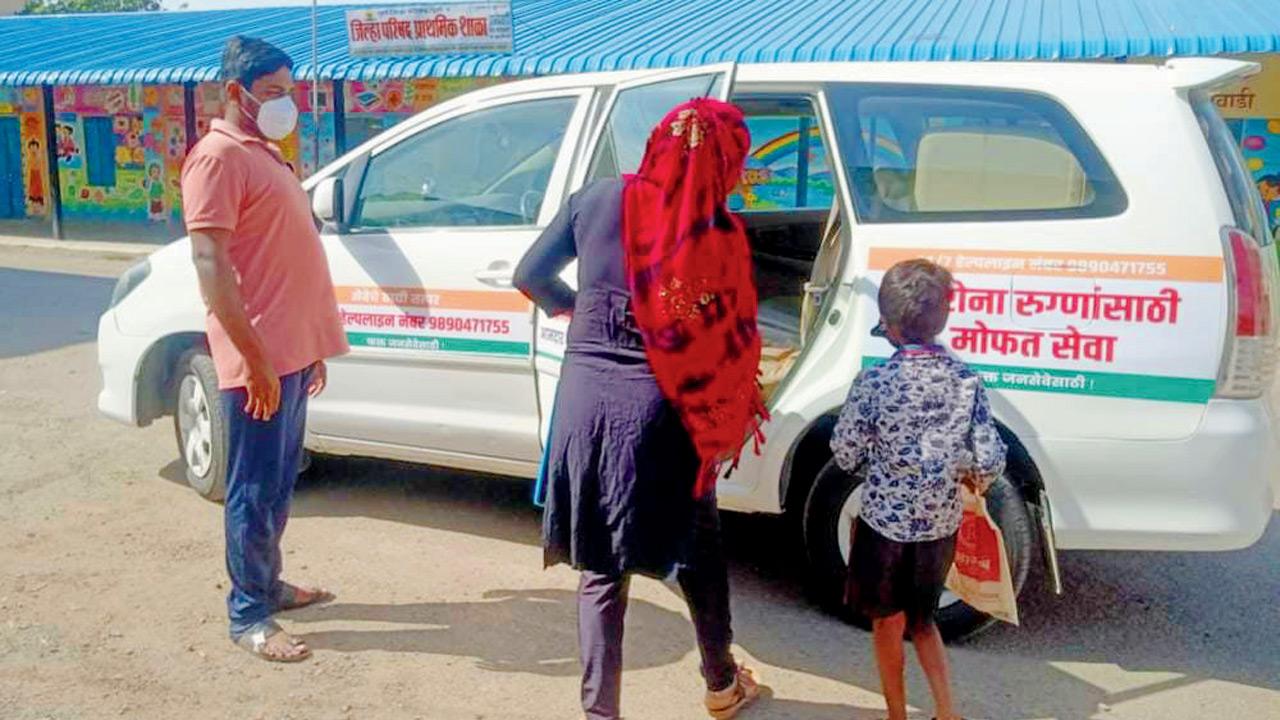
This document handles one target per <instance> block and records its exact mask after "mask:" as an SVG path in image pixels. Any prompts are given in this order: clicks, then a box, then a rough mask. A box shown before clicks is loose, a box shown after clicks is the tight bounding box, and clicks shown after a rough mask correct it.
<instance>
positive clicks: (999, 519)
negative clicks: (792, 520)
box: [804, 460, 1035, 640]
mask: <svg viewBox="0 0 1280 720" xmlns="http://www.w3.org/2000/svg"><path fill="white" fill-rule="evenodd" d="M862 480H863V474H862V473H861V472H859V473H854V474H850V473H846V472H845V471H844V470H841V469H840V466H838V465H837V464H836V462H835V460H832V461H830V462H828V463H827V465H826V467H824V468H823V469H822V471H821V472H820V473H818V478H817V480H815V481H814V483H813V489H812V490H811V491H810V492H809V498H808V500H807V502H806V503H805V507H804V546H805V553H806V555H807V556H808V558H807V559H808V565H809V575H810V585H811V588H812V591H813V593H814V594H815V599H816V600H817V601H818V602H819V603H820V604H821V605H822V606H823V607H824V608H826V609H828V610H829V611H831V612H833V613H834V614H836V615H838V616H840V617H842V618H844V619H846V620H848V621H849V622H851V623H853V624H854V625H857V626H858V627H861V628H869V627H870V622H869V621H868V620H867V618H865V617H862V616H860V615H858V614H856V613H854V612H852V611H851V610H849V609H848V608H847V607H846V606H845V604H844V589H845V575H846V573H847V571H848V562H849V534H850V530H851V529H852V527H853V523H854V522H855V521H856V520H857V518H858V513H859V511H860V510H861V507H862V488H861V485H862ZM986 497H987V508H988V510H989V511H990V512H991V517H992V518H993V519H994V520H995V523H996V525H998V526H999V527H1000V531H1001V533H1002V534H1003V535H1004V542H1005V552H1006V553H1007V554H1008V555H1009V567H1010V569H1011V570H1012V574H1013V589H1014V592H1015V593H1017V594H1019V595H1021V593H1022V589H1023V587H1025V586H1026V580H1027V573H1028V572H1029V570H1030V568H1031V558H1032V548H1033V547H1034V543H1035V538H1034V536H1033V531H1032V524H1031V515H1030V512H1029V510H1028V508H1027V506H1026V503H1025V502H1023V500H1022V496H1021V494H1020V493H1019V492H1018V490H1017V488H1015V487H1014V485H1013V483H1011V482H1010V481H1009V478H1008V477H1002V478H1000V479H999V480H997V481H996V482H995V483H994V484H992V486H991V489H990V490H988V491H987V496H986ZM937 617H938V627H939V629H940V630H941V631H942V634H943V636H944V637H946V638H947V639H951V640H954V639H959V638H963V637H966V636H968V635H972V634H974V633H977V632H979V631H981V630H983V629H985V628H986V627H988V626H989V625H991V624H992V623H993V622H994V619H993V618H991V616H989V615H987V614H985V613H982V612H979V611H977V610H974V609H973V608H972V607H970V606H968V605H966V604H965V603H964V602H962V601H961V600H960V599H959V598H958V597H956V596H955V595H953V594H952V593H950V592H944V593H943V596H942V601H941V603H940V604H939V607H938V616H937Z"/></svg>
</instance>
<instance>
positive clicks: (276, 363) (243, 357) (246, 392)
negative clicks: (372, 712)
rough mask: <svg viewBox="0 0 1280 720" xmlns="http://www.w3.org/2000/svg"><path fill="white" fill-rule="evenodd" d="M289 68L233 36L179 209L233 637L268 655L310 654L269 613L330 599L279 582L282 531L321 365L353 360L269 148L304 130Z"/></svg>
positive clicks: (322, 266) (322, 270)
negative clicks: (222, 424)
mask: <svg viewBox="0 0 1280 720" xmlns="http://www.w3.org/2000/svg"><path fill="white" fill-rule="evenodd" d="M292 70H293V61H292V60H290V59H289V56H288V55H286V54H284V53H283V52H282V51H280V50H279V49H278V48H276V47H274V46H272V45H270V44H268V43H266V42H263V41H261V40H257V39H253V38H247V37H233V38H232V39H231V40H230V41H229V42H228V43H227V46H226V50H225V52H224V53H223V57H222V75H223V80H224V81H225V83H226V111H225V114H224V116H223V118H222V119H219V120H214V121H213V124H212V126H211V128H210V130H209V133H208V135H206V136H205V138H204V139H202V140H201V141H200V143H199V144H197V145H196V146H195V148H193V149H192V151H191V155H190V156H189V157H188V158H187V162H186V165H185V166H184V167H183V171H182V204H183V214H184V216H185V219H186V224H187V230H188V231H189V232H190V234H191V252H192V257H193V259H194V261H195V265H196V271H197V274H198V275H199V278H200V289H201V292H202V293H203V294H204V299H205V304H206V305H207V306H208V308H209V316H208V335H209V350H210V352H211V354H212V356H213V363H214V366H215V367H216V368H217V373H218V385H219V387H220V388H221V390H222V393H221V396H222V397H221V402H222V406H223V411H224V413H225V417H226V418H227V495H226V508H225V513H226V515H225V523H226V553H227V573H228V574H229V575H230V576H231V592H230V594H229V595H228V597H227V611H228V614H229V615H230V619H231V639H232V640H233V641H235V642H236V643H237V644H239V645H240V646H241V647H244V648H245V649H247V650H249V651H250V652H252V653H254V654H256V655H258V656H259V657H261V658H264V659H266V660H272V661H277V662H297V661H300V660H305V659H306V658H307V657H309V656H310V655H311V651H310V649H309V648H308V647H307V646H306V644H305V643H303V642H302V641H301V640H300V639H298V638H295V637H293V636H291V635H289V634H288V633H285V632H284V631H283V630H281V628H280V626H279V625H277V624H276V623H275V621H274V620H273V619H272V615H274V614H275V613H276V612H279V611H281V610H288V609H293V608H297V607H302V606H304V605H310V604H313V603H316V602H321V601H325V600H329V599H331V598H332V596H331V595H329V594H328V593H326V592H324V591H322V590H314V589H305V588H299V587H295V586H293V585H289V584H287V583H284V582H282V581H281V580H280V571H281V557H280V536H281V535H282V534H283V533H284V528H285V523H286V522H287V521H288V519H289V503H290V500H291V499H292V496H293V485H294V480H295V479H296V477H297V474H298V471H299V464H300V462H301V459H302V440H303V432H304V429H305V424H306V410H307V398H308V397H313V396H315V395H317V394H319V393H320V392H321V391H322V390H323V389H324V386H325V380H326V370H325V364H324V360H325V359H326V358H330V357H333V356H335V355H341V354H343V353H345V352H347V350H348V347H347V341H346V336H345V335H344V334H343V329H342V323H341V320H340V319H339V316H338V308H337V302H336V299H335V297H334V291H333V281H332V280H331V279H330V276H329V267H328V263H327V261H326V260H325V256H324V249H323V247H322V246H321V244H320V237H319V235H318V234H317V232H316V226H315V221H314V220H313V218H312V215H311V204H310V202H309V200H308V198H307V194H306V192H305V191H303V189H302V186H301V185H300V184H299V183H298V180H297V178H296V177H294V175H293V173H292V172H291V171H290V170H289V166H288V165H287V164H285V161H284V157H283V156H282V155H281V154H280V150H279V149H278V148H277V147H276V146H275V145H274V144H273V141H278V140H282V139H284V138H285V137H287V136H288V135H289V134H290V133H291V132H293V129H294V127H295V125H296V124H297V118H298V110H297V108H296V107H295V106H294V104H293V100H292V94H293V78H292Z"/></svg>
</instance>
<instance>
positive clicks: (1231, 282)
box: [1217, 227, 1277, 398]
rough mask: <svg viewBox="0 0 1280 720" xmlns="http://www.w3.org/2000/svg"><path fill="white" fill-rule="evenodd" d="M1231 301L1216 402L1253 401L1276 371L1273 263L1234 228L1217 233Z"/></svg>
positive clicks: (1252, 242)
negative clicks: (1219, 236)
mask: <svg viewBox="0 0 1280 720" xmlns="http://www.w3.org/2000/svg"><path fill="white" fill-rule="evenodd" d="M1222 240H1223V245H1224V250H1225V255H1226V261H1227V292H1228V293H1229V298H1230V302H1231V313H1230V315H1229V316H1228V318H1227V319H1228V321H1229V325H1228V332H1227V346H1226V352H1225V354H1224V355H1223V367H1222V373H1221V377H1220V378H1219V383H1218V392H1217V395H1218V397H1226V398H1256V397H1259V396H1261V395H1262V394H1263V393H1264V392H1266V390H1267V389H1268V388H1269V387H1270V386H1271V383H1272V381H1273V380H1274V378H1275V371H1276V351H1277V348H1276V344H1277V335H1276V318H1275V316H1274V307H1273V305H1272V298H1273V297H1274V294H1275V292H1276V289H1277V288H1276V287H1275V284H1276V278H1275V277H1274V270H1273V267H1272V266H1273V264H1272V263H1269V262H1267V258H1265V257H1264V256H1263V252H1272V251H1273V248H1265V249H1264V248H1263V247H1262V246H1260V245H1259V244H1258V241H1257V240H1255V239H1254V238H1253V237H1252V236H1251V235H1249V234H1248V233H1246V232H1244V231H1243V230H1240V229H1238V228H1233V227H1228V228H1223V230H1222Z"/></svg>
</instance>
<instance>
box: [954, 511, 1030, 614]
mask: <svg viewBox="0 0 1280 720" xmlns="http://www.w3.org/2000/svg"><path fill="white" fill-rule="evenodd" d="M960 492H961V498H962V501H963V502H964V518H963V519H962V520H961V521H960V531H959V532H958V533H957V534H956V558H955V562H954V563H953V564H952V566H951V570H950V572H948V573H947V589H948V590H950V591H951V592H953V593H955V594H956V595H958V596H959V597H960V599H961V600H963V601H965V602H966V603H968V604H969V606H970V607H972V608H974V609H975V610H979V611H981V612H984V613H986V614H988V615H990V616H992V617H994V618H996V619H998V620H1003V621H1005V622H1007V623H1012V624H1013V625H1017V624H1018V596H1017V595H1015V594H1014V592H1013V574H1012V572H1011V570H1010V568H1009V555H1008V554H1007V553H1006V552H1005V549H1004V536H1003V535H1002V534H1001V533H1000V528H999V527H998V526H997V525H996V524H995V522H993V521H992V520H991V514H990V513H989V512H987V499H986V498H984V497H982V496H981V495H978V494H976V493H974V492H973V491H972V490H970V489H969V488H968V487H962V488H961V491H960Z"/></svg>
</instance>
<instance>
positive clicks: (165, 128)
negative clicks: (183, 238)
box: [54, 85, 187, 223]
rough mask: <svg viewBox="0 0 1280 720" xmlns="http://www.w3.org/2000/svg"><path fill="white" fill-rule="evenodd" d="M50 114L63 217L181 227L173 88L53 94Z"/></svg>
mask: <svg viewBox="0 0 1280 720" xmlns="http://www.w3.org/2000/svg"><path fill="white" fill-rule="evenodd" d="M54 111H55V113H56V118H57V126H56V128H55V136H56V139H57V146H56V149H57V155H58V178H59V181H60V182H61V186H62V201H63V213H64V215H66V216H67V217H68V218H73V219H74V218H85V219H95V220H118V221H151V222H159V223H179V222H180V221H181V197H180V195H181V191H180V188H179V185H178V183H179V178H180V176H181V171H182V161H183V159H184V158H185V157H186V143H187V137H186V135H187V133H186V119H185V111H184V102H183V91H182V86H181V85H145V86H144V85H120V86H75V87H59V88H55V89H54Z"/></svg>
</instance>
